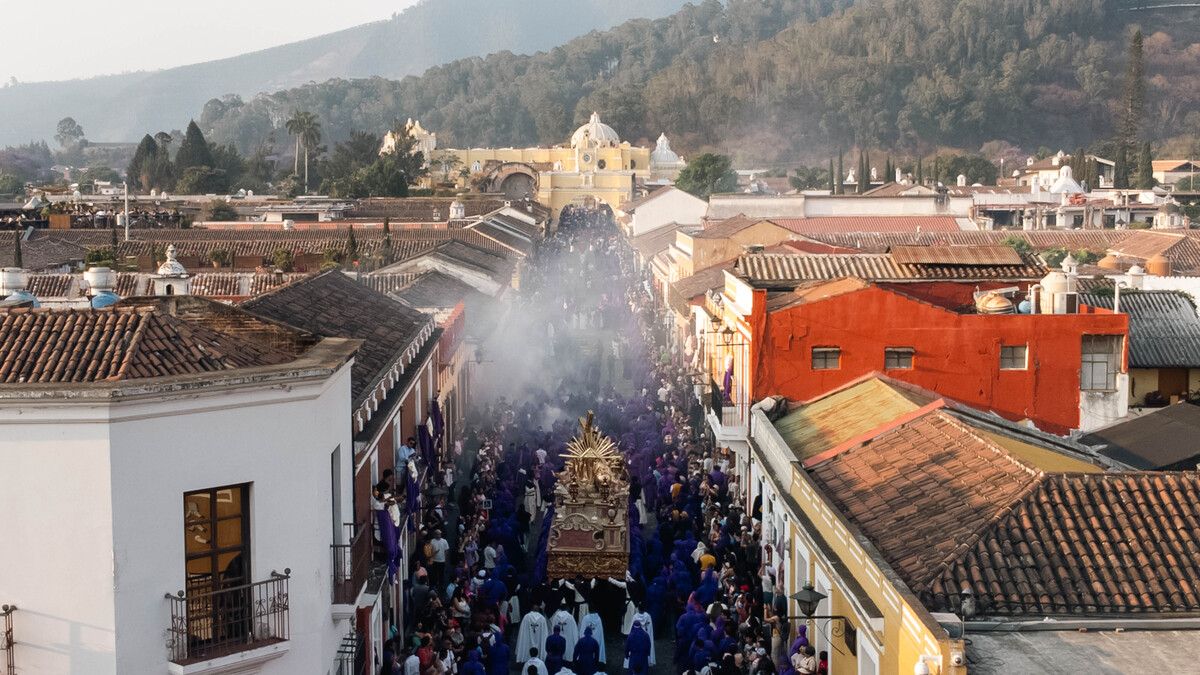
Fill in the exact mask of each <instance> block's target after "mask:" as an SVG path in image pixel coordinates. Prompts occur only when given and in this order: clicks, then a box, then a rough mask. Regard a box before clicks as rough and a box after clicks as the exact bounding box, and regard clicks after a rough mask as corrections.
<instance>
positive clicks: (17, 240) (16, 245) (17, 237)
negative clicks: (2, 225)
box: [13, 230, 25, 268]
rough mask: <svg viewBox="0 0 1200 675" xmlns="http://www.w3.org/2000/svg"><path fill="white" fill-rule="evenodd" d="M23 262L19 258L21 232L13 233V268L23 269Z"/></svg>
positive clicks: (15, 231)
mask: <svg viewBox="0 0 1200 675" xmlns="http://www.w3.org/2000/svg"><path fill="white" fill-rule="evenodd" d="M24 263H25V261H24V260H23V259H22V257H21V230H14V231H13V267H18V268H19V267H24V266H25V264H24Z"/></svg>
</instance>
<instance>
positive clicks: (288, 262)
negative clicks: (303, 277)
mask: <svg viewBox="0 0 1200 675" xmlns="http://www.w3.org/2000/svg"><path fill="white" fill-rule="evenodd" d="M271 261H272V262H274V263H275V269H277V270H279V271H280V272H291V271H292V270H293V269H294V267H293V263H294V258H293V257H292V249H290V248H282V247H280V248H277V249H275V252H274V253H272V254H271Z"/></svg>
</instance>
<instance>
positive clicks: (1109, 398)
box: [1079, 373, 1129, 432]
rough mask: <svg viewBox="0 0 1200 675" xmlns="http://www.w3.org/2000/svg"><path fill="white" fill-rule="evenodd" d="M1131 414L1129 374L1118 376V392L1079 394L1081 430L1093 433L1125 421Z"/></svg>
mask: <svg viewBox="0 0 1200 675" xmlns="http://www.w3.org/2000/svg"><path fill="white" fill-rule="evenodd" d="M1128 414H1129V373H1120V374H1118V375H1117V389H1116V391H1081V392H1079V430H1080V431H1083V432H1088V431H1092V430H1095V429H1099V428H1101V427H1106V426H1108V425H1110V424H1115V423H1117V422H1120V421H1121V420H1123V419H1125V416H1126V415H1128Z"/></svg>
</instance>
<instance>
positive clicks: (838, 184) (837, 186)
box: [833, 147, 846, 195]
mask: <svg viewBox="0 0 1200 675" xmlns="http://www.w3.org/2000/svg"><path fill="white" fill-rule="evenodd" d="M845 175H846V172H845V169H844V168H843V167H842V149H841V148H840V147H839V148H838V168H837V175H836V176H834V178H833V193H834V194H835V195H840V194H842V191H844V190H845V189H846V188H845V186H844V184H843V182H842V181H843V180H844V177H845Z"/></svg>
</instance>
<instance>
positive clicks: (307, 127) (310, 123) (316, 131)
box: [300, 112, 321, 194]
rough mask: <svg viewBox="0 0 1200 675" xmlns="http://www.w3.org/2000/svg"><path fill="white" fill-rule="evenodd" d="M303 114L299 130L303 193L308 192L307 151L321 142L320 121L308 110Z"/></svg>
mask: <svg viewBox="0 0 1200 675" xmlns="http://www.w3.org/2000/svg"><path fill="white" fill-rule="evenodd" d="M304 115H305V118H304V129H303V131H301V132H300V136H301V139H300V142H301V144H302V145H304V194H308V151H309V150H311V149H313V148H315V147H317V145H318V144H320V143H321V122H320V121H319V120H318V119H317V116H316V115H314V114H312V113H310V112H306V113H304Z"/></svg>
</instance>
